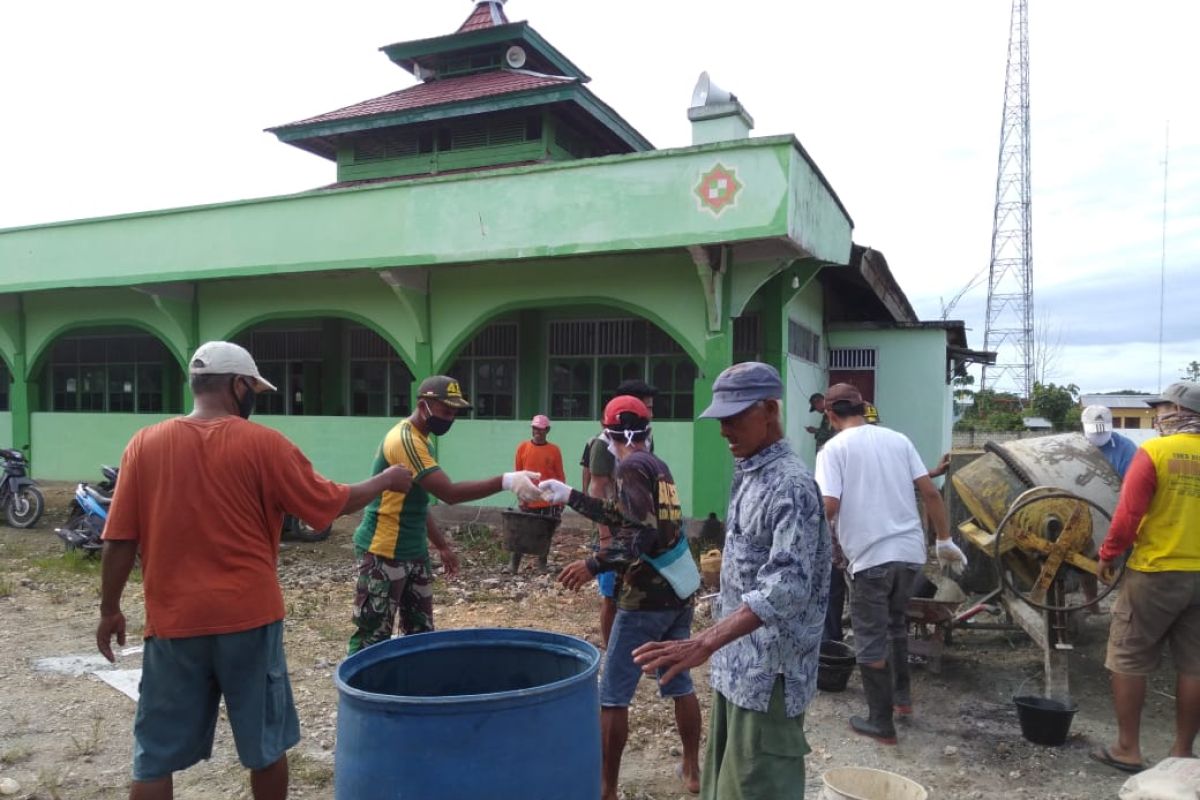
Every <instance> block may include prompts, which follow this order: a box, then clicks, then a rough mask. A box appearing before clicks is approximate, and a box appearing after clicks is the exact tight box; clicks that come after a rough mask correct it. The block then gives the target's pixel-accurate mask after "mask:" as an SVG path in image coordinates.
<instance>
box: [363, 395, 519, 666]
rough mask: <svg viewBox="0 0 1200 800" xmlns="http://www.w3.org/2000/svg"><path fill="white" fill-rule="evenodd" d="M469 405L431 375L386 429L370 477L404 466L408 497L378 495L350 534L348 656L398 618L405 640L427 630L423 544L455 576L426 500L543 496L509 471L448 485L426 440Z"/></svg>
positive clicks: (429, 596) (428, 584)
mask: <svg viewBox="0 0 1200 800" xmlns="http://www.w3.org/2000/svg"><path fill="white" fill-rule="evenodd" d="M470 408H471V404H470V403H469V402H467V398H465V397H464V396H463V394H462V389H461V388H460V387H459V385H458V381H456V380H455V379H454V378H451V377H449V376H446V375H434V376H431V377H429V378H426V379H425V380H424V381H422V382H421V386H420V387H419V388H418V390H417V407H416V409H415V410H414V411H413V413H412V414H411V415H409V416H408V417H407V418H406V419H403V420H401V421H400V422H399V423H397V424H396V426H395V427H394V428H392V429H391V430H390V431H388V433H387V436H385V437H384V439H383V443H382V444H381V445H380V446H379V451H378V452H377V453H376V456H375V464H374V466H373V468H372V473H373V474H376V473H379V472H382V471H383V470H385V469H387V468H388V467H389V466H392V465H394V464H403V465H405V466H407V467H408V468H409V469H410V470H412V473H413V483H412V488H411V489H409V491H407V492H384V493H383V494H382V495H381V496H380V497H378V498H376V499H375V500H374V501H373V502H372V503H371V504H370V505H369V506H367V508H366V510H365V511H364V512H363V520H362V522H361V523H360V524H359V526H358V530H356V531H355V532H354V549H355V553H356V554H357V556H358V583H357V585H356V587H355V596H354V625H355V631H354V634H353V635H352V636H351V637H350V645H349V648H348V654H349V655H353V654H354V653H357V652H358V651H359V650H361V649H363V648H364V647H367V646H369V645H372V644H376V643H378V642H384V641H387V640H388V639H390V638H391V637H392V632H393V630H394V629H395V622H396V613H397V612H399V614H400V628H401V630H402V631H403V632H404V633H405V634H406V635H407V634H410V633H423V632H425V631H431V630H433V588H432V587H433V570H432V567H431V566H430V563H429V542H433V546H434V548H435V549H436V550H437V551H438V555H439V557H440V558H441V561H442V565H443V566H444V567H445V569H446V574H447V575H448V576H449V575H454V574H455V573H456V572H457V571H458V556H456V555H455V554H454V550H453V548H451V547H450V544H449V542H447V541H446V539H445V537H444V536H442V532H441V531H440V530H439V529H438V527H437V523H436V522H434V520H433V517H431V516H430V515H429V497H430V495H432V496H434V497H436V498H437V499H438V500H441V501H442V502H443V503H447V504H451V505H452V504H455V503H465V502H468V501H471V500H479V499H480V498H483V497H488V496H489V495H493V494H496V493H497V492H501V491H506V490H508V491H513V492H515V493H516V494H517V496H518V497H519V498H521V499H522V500H538V499H540V498H541V495H540V493H539V492H538V489H537V486H536V485H535V482H536V481H537V480H538V478H539V476H538V475H537V474H536V473H530V472H507V473H504V474H503V475H497V476H496V477H494V478H487V479H485V480H480V481H462V482H460V483H454V482H453V481H451V480H450V477H449V476H448V475H447V474H446V473H445V471H444V470H443V469H442V468H441V467H440V466H438V463H437V460H436V459H435V458H434V457H433V453H432V451H431V450H430V447H429V437H430V436H431V435H432V436H445V435H446V433H448V432H449V430H450V427H451V425H453V424H454V418H455V415H456V414H457V413H458V412H459V411H463V410H468V409H470Z"/></svg>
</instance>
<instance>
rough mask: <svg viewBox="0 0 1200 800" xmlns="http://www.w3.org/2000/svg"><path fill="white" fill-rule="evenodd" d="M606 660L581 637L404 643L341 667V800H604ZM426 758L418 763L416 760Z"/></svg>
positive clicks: (362, 654) (490, 634) (429, 636)
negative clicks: (601, 679) (601, 683)
mask: <svg viewBox="0 0 1200 800" xmlns="http://www.w3.org/2000/svg"><path fill="white" fill-rule="evenodd" d="M599 666H600V653H599V651H598V650H596V648H595V647H593V646H592V645H590V644H588V643H587V642H585V641H583V640H582V639H576V638H575V637H573V636H565V635H562V634H558V633H549V632H547V631H533V630H518V629H497V628H476V629H465V630H455V631H438V632H435V633H421V634H416V635H413V636H403V637H400V638H398V639H391V640H389V641H386V642H381V643H379V644H376V645H372V646H371V647H368V648H366V649H364V650H361V651H359V652H358V653H355V654H354V655H353V656H351V657H350V658H348V659H346V660H345V661H343V662H342V663H341V665H340V666H339V667H338V669H337V674H336V675H335V677H334V682H335V683H336V684H337V689H338V722H337V752H336V761H335V764H336V766H335V771H334V797H335V798H337V800H419V799H420V800H425V799H426V798H429V799H432V798H436V799H437V800H478V798H488V800H597V798H598V797H599V796H600V697H599V690H598V687H597V684H596V674H597V670H598V669H599ZM418 762H419V763H418Z"/></svg>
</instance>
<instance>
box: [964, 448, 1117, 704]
mask: <svg viewBox="0 0 1200 800" xmlns="http://www.w3.org/2000/svg"><path fill="white" fill-rule="evenodd" d="M984 450H985V452H984V454H983V455H981V456H979V457H978V458H976V459H975V460H973V461H971V462H970V463H968V464H966V465H964V466H963V467H961V468H960V469H957V470H955V471H954V472H953V474H952V475H951V483H952V485H953V486H954V490H955V491H956V492H957V494H958V497H959V499H960V500H961V502H962V505H963V506H964V507H965V508H966V509H967V511H968V512H969V513H970V515H971V516H970V519H968V520H966V521H965V522H961V523H960V524H959V525H958V530H959V532H960V533H961V534H962V536H963V538H964V539H966V541H968V542H970V543H971V544H972V545H974V546H975V547H976V548H978V549H979V550H982V551H983V552H984V553H986V554H987V555H988V556H989V557H990V558H992V559H994V562H995V565H996V567H997V573H998V575H999V580H1000V588H999V589H997V590H996V591H995V592H994V593H993V596H999V599H1000V601H1001V602H1002V603H1003V605H1004V607H1005V609H1006V610H1007V612H1008V614H1009V616H1010V617H1011V619H1013V620H1014V621H1015V622H1016V623H1017V624H1018V625H1020V627H1021V628H1022V629H1024V630H1025V632H1026V633H1028V634H1029V636H1030V638H1032V639H1033V640H1034V641H1035V642H1037V644H1038V645H1039V646H1041V648H1042V650H1043V651H1044V653H1045V671H1046V681H1045V691H1044V693H1045V695H1046V696H1047V697H1064V698H1065V697H1069V695H1070V685H1069V670H1068V657H1069V654H1070V652H1071V650H1072V648H1073V645H1072V630H1073V626H1072V625H1071V624H1070V623H1071V618H1070V615H1071V614H1073V613H1075V612H1078V611H1080V610H1082V609H1083V608H1085V607H1086V606H1089V605H1092V604H1094V603H1097V602H1099V601H1100V600H1101V599H1103V598H1104V596H1105V595H1107V594H1108V593H1109V592H1111V591H1112V589H1113V587H1114V586H1115V585H1116V581H1114V582H1113V584H1111V585H1104V584H1099V585H1098V584H1097V581H1096V574H1097V569H1098V566H1099V565H1098V562H1097V558H1096V554H1097V551H1098V550H1099V547H1100V544H1101V542H1103V540H1104V537H1105V535H1106V534H1107V533H1108V524H1109V521H1110V520H1111V518H1112V514H1113V512H1114V511H1115V509H1116V506H1117V499H1118V496H1119V494H1120V490H1121V479H1120V478H1119V477H1118V476H1117V474H1116V472H1115V471H1114V470H1113V468H1112V467H1111V466H1109V464H1108V462H1107V461H1106V460H1105V459H1104V456H1103V455H1102V454H1101V453H1100V451H1099V450H1097V449H1096V448H1095V447H1093V446H1092V445H1091V444H1089V443H1088V441H1087V440H1086V439H1085V438H1084V437H1083V436H1081V435H1080V434H1077V433H1067V434H1061V435H1057V436H1043V437H1038V438H1033V439H1021V440H1018V441H1013V442H1006V443H997V442H988V443H987V444H986V445H985V446H984ZM1118 577H1119V576H1118ZM1077 591H1078V592H1080V593H1081V594H1083V598H1082V600H1080V601H1078V602H1072V599H1071V598H1072V596H1074V594H1075V592H1077Z"/></svg>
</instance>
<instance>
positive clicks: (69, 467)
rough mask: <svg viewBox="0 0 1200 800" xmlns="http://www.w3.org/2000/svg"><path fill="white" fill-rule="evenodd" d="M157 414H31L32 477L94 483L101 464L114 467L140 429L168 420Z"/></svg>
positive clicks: (166, 416)
mask: <svg viewBox="0 0 1200 800" xmlns="http://www.w3.org/2000/svg"><path fill="white" fill-rule="evenodd" d="M169 416H170V415H160V414H68V413H54V412H38V413H34V414H32V415H31V422H30V425H31V429H32V436H33V452H32V455H31V456H30V464H31V466H32V468H33V474H34V477H37V478H40V479H42V480H54V481H79V480H87V481H95V480H99V477H100V465H101V464H117V463H119V462H120V461H121V454H122V453H124V452H125V445H126V444H128V443H129V440H130V439H131V438H132V437H133V434H134V433H136V432H137V431H138V430H139V429H141V428H144V427H146V426H147V425H153V424H154V423H156V422H159V421H161V420H164V419H167V418H168V417H169Z"/></svg>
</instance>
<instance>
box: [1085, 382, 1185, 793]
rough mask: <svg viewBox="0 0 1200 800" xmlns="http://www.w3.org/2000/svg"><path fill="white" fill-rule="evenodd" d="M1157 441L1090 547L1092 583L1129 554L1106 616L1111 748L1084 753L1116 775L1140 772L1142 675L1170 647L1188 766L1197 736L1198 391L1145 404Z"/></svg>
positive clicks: (1178, 736)
mask: <svg viewBox="0 0 1200 800" xmlns="http://www.w3.org/2000/svg"><path fill="white" fill-rule="evenodd" d="M1153 404H1154V405H1155V406H1157V410H1158V424H1159V430H1160V431H1161V432H1162V436H1161V437H1159V438H1157V439H1151V440H1149V441H1147V442H1146V443H1145V444H1143V445H1142V447H1141V449H1139V450H1138V451H1137V453H1136V454H1135V455H1134V457H1133V461H1132V462H1131V463H1130V465H1129V470H1128V472H1126V473H1125V480H1124V482H1123V483H1122V485H1121V499H1120V502H1118V504H1117V511H1116V513H1115V514H1114V515H1113V520H1112V525H1111V526H1110V528H1109V530H1108V536H1107V537H1106V538H1105V540H1104V544H1103V545H1101V547H1100V578H1101V579H1102V580H1104V581H1105V582H1106V583H1111V582H1112V581H1113V579H1114V576H1115V573H1116V562H1117V560H1118V559H1119V558H1120V557H1121V555H1122V554H1123V553H1124V552H1125V551H1126V550H1128V549H1129V547H1130V545H1132V546H1133V552H1132V553H1131V554H1130V556H1129V561H1128V562H1127V563H1126V570H1125V582H1124V584H1123V585H1122V586H1121V594H1120V596H1119V597H1118V598H1117V602H1116V604H1115V605H1114V606H1113V611H1112V616H1113V619H1112V626H1111V628H1110V629H1109V634H1108V657H1107V658H1106V659H1105V666H1106V667H1108V669H1109V671H1110V672H1111V673H1112V689H1113V704H1114V706H1115V707H1116V712H1117V743H1116V744H1113V745H1109V746H1107V747H1101V748H1100V749H1098V750H1096V751H1094V752H1093V753H1092V754H1091V755H1092V758H1094V759H1095V760H1097V761H1100V762H1101V763H1104V764H1107V765H1108V766H1110V767H1114V768H1116V769H1119V770H1124V771H1126V772H1138V771H1140V770H1142V769H1145V764H1144V762H1143V759H1142V750H1141V744H1140V732H1141V718H1142V707H1143V705H1144V704H1145V701H1146V676H1147V675H1149V674H1150V673H1152V672H1153V671H1154V670H1155V668H1156V667H1157V666H1158V663H1159V661H1160V660H1161V658H1162V651H1163V645H1164V644H1166V643H1167V642H1170V644H1171V654H1172V656H1173V657H1174V659H1175V671H1176V683H1175V698H1176V699H1175V743H1174V745H1173V746H1172V747H1171V755H1172V756H1174V757H1177V758H1194V757H1195V750H1194V746H1195V741H1196V733H1197V731H1198V730H1200V384H1195V383H1189V382H1187V381H1181V382H1179V383H1173V384H1171V385H1170V386H1168V387H1167V388H1166V390H1165V391H1164V392H1163V394H1162V397H1161V398H1160V399H1159V400H1158V401H1154V403H1153Z"/></svg>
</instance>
